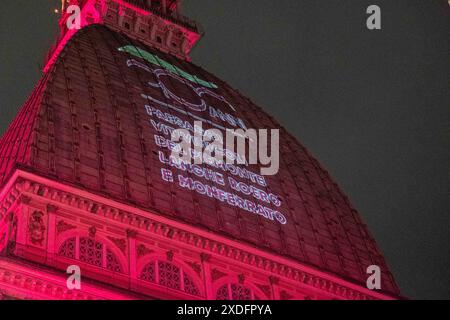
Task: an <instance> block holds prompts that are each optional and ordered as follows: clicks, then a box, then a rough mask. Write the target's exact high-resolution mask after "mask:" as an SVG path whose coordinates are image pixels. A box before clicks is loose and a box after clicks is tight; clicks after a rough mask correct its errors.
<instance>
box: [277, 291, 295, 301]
mask: <svg viewBox="0 0 450 320" xmlns="http://www.w3.org/2000/svg"><path fill="white" fill-rule="evenodd" d="M293 297H294V296H293V295H292V294H289V293H288V292H287V291H285V290H282V291H281V292H280V299H281V300H291V299H292V298H293Z"/></svg>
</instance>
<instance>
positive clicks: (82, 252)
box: [58, 237, 123, 272]
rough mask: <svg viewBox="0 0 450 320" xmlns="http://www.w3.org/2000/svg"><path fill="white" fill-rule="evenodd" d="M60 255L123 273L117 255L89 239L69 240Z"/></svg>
mask: <svg viewBox="0 0 450 320" xmlns="http://www.w3.org/2000/svg"><path fill="white" fill-rule="evenodd" d="M58 255H59V256H62V257H66V258H69V259H74V260H80V261H82V262H84V263H87V264H90V265H93V266H96V267H99V268H105V269H108V270H110V271H113V272H123V270H122V267H121V265H120V263H119V260H118V259H117V257H116V255H115V254H114V253H113V252H112V251H111V250H110V249H108V248H107V247H106V245H104V244H103V243H101V242H99V241H96V240H94V239H91V238H87V237H73V238H70V239H67V240H66V241H65V242H64V243H63V244H62V245H61V246H60V247H59V250H58Z"/></svg>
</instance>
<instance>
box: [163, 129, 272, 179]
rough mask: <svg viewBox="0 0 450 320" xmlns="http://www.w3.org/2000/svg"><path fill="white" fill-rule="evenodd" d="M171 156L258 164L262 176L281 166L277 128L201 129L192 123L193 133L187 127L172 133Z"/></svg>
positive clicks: (192, 160) (215, 162) (191, 160)
mask: <svg viewBox="0 0 450 320" xmlns="http://www.w3.org/2000/svg"><path fill="white" fill-rule="evenodd" d="M171 139H172V143H173V146H172V148H171V150H172V152H171V159H172V160H173V161H177V162H182V163H184V164H194V165H203V164H209V165H215V166H217V165H221V164H229V165H230V164H232V165H235V164H236V165H247V166H248V165H259V166H261V167H260V173H261V175H263V176H272V175H276V174H277V173H278V171H279V168H280V149H279V145H280V132H279V130H278V129H270V130H268V129H259V130H256V129H246V130H244V129H226V134H225V137H224V135H223V133H222V131H221V130H218V129H208V130H204V129H203V122H202V121H195V122H194V134H193V135H192V134H191V131H189V130H186V129H175V130H173V131H172V133H171Z"/></svg>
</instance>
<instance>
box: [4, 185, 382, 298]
mask: <svg viewBox="0 0 450 320" xmlns="http://www.w3.org/2000/svg"><path fill="white" fill-rule="evenodd" d="M11 189H14V190H16V191H17V190H18V191H20V192H26V193H27V194H35V195H36V196H39V197H42V195H45V197H46V198H48V199H49V200H50V201H52V202H58V203H60V205H65V206H70V207H73V208H75V209H78V210H83V211H85V212H86V214H92V213H91V212H90V209H91V208H92V207H93V206H97V207H98V210H97V212H96V214H95V215H96V216H97V217H99V216H103V217H104V218H106V219H108V220H111V221H115V222H118V223H122V224H126V225H128V226H130V227H133V228H136V229H141V230H143V231H145V232H149V233H153V234H155V235H158V236H162V237H165V238H170V239H173V240H176V241H178V242H182V243H184V244H187V245H189V246H191V247H194V248H197V249H200V250H206V251H209V252H210V253H211V254H218V255H220V256H222V257H224V258H228V259H232V260H236V261H238V262H241V263H244V264H247V265H249V266H251V267H255V268H258V269H260V270H264V271H266V272H270V273H273V274H275V275H277V276H280V277H283V278H286V279H289V280H291V281H295V282H297V283H300V284H303V285H305V286H309V287H311V288H315V289H319V290H322V291H323V292H324V293H329V294H331V295H335V296H339V297H341V298H344V299H359V300H373V299H377V298H375V297H374V296H371V295H368V294H365V293H363V292H361V291H358V290H355V289H352V288H349V287H347V286H344V285H341V284H339V283H336V282H333V281H332V280H328V279H324V278H322V277H320V276H317V275H314V274H312V273H309V272H307V271H303V270H301V269H300V268H295V267H292V266H289V265H286V264H284V263H280V262H277V261H274V260H271V259H269V258H266V257H262V256H260V255H256V254H253V253H250V252H248V251H245V250H242V249H240V248H237V247H233V246H230V245H227V244H224V243H221V242H218V241H215V240H212V239H209V238H205V237H203V236H201V235H198V234H195V233H192V232H189V231H186V230H183V229H180V228H178V227H174V226H172V225H169V224H166V223H163V222H160V221H156V220H154V219H152V218H148V217H144V216H142V215H140V214H135V213H132V212H127V211H123V210H119V209H117V208H115V207H111V206H108V205H105V204H102V203H99V202H96V201H93V200H90V199H87V198H84V197H81V196H77V195H74V194H71V193H68V192H64V191H61V190H58V189H56V188H53V187H49V186H47V185H43V184H40V183H37V182H34V181H31V180H21V181H20V182H17V181H16V183H15V184H14V185H13V186H12V188H11ZM38 190H40V191H41V193H40V194H38ZM17 196H18V194H17V192H16V194H15V195H14V194H12V197H11V196H10V197H9V198H8V200H9V201H8V202H5V200H3V201H2V202H0V208H2V209H1V210H0V212H4V210H5V205H6V206H8V203H9V205H11V204H12V202H14V201H15V199H16V198H17ZM2 210H3V211H2ZM169 235H171V236H170V237H169ZM212 273H214V270H213V272H212ZM216 273H217V270H216ZM215 280H217V278H216V279H215ZM375 296H378V297H385V298H386V299H387V298H390V297H389V296H384V294H383V293H377V295H375Z"/></svg>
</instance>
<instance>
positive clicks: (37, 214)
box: [28, 210, 47, 247]
mask: <svg viewBox="0 0 450 320" xmlns="http://www.w3.org/2000/svg"><path fill="white" fill-rule="evenodd" d="M46 230H47V228H46V226H45V222H44V213H43V212H42V211H38V210H36V211H34V212H33V213H32V214H31V215H30V218H29V219H28V239H29V241H30V242H31V243H32V244H34V245H38V246H41V247H42V246H43V245H44V240H45V237H46Z"/></svg>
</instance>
